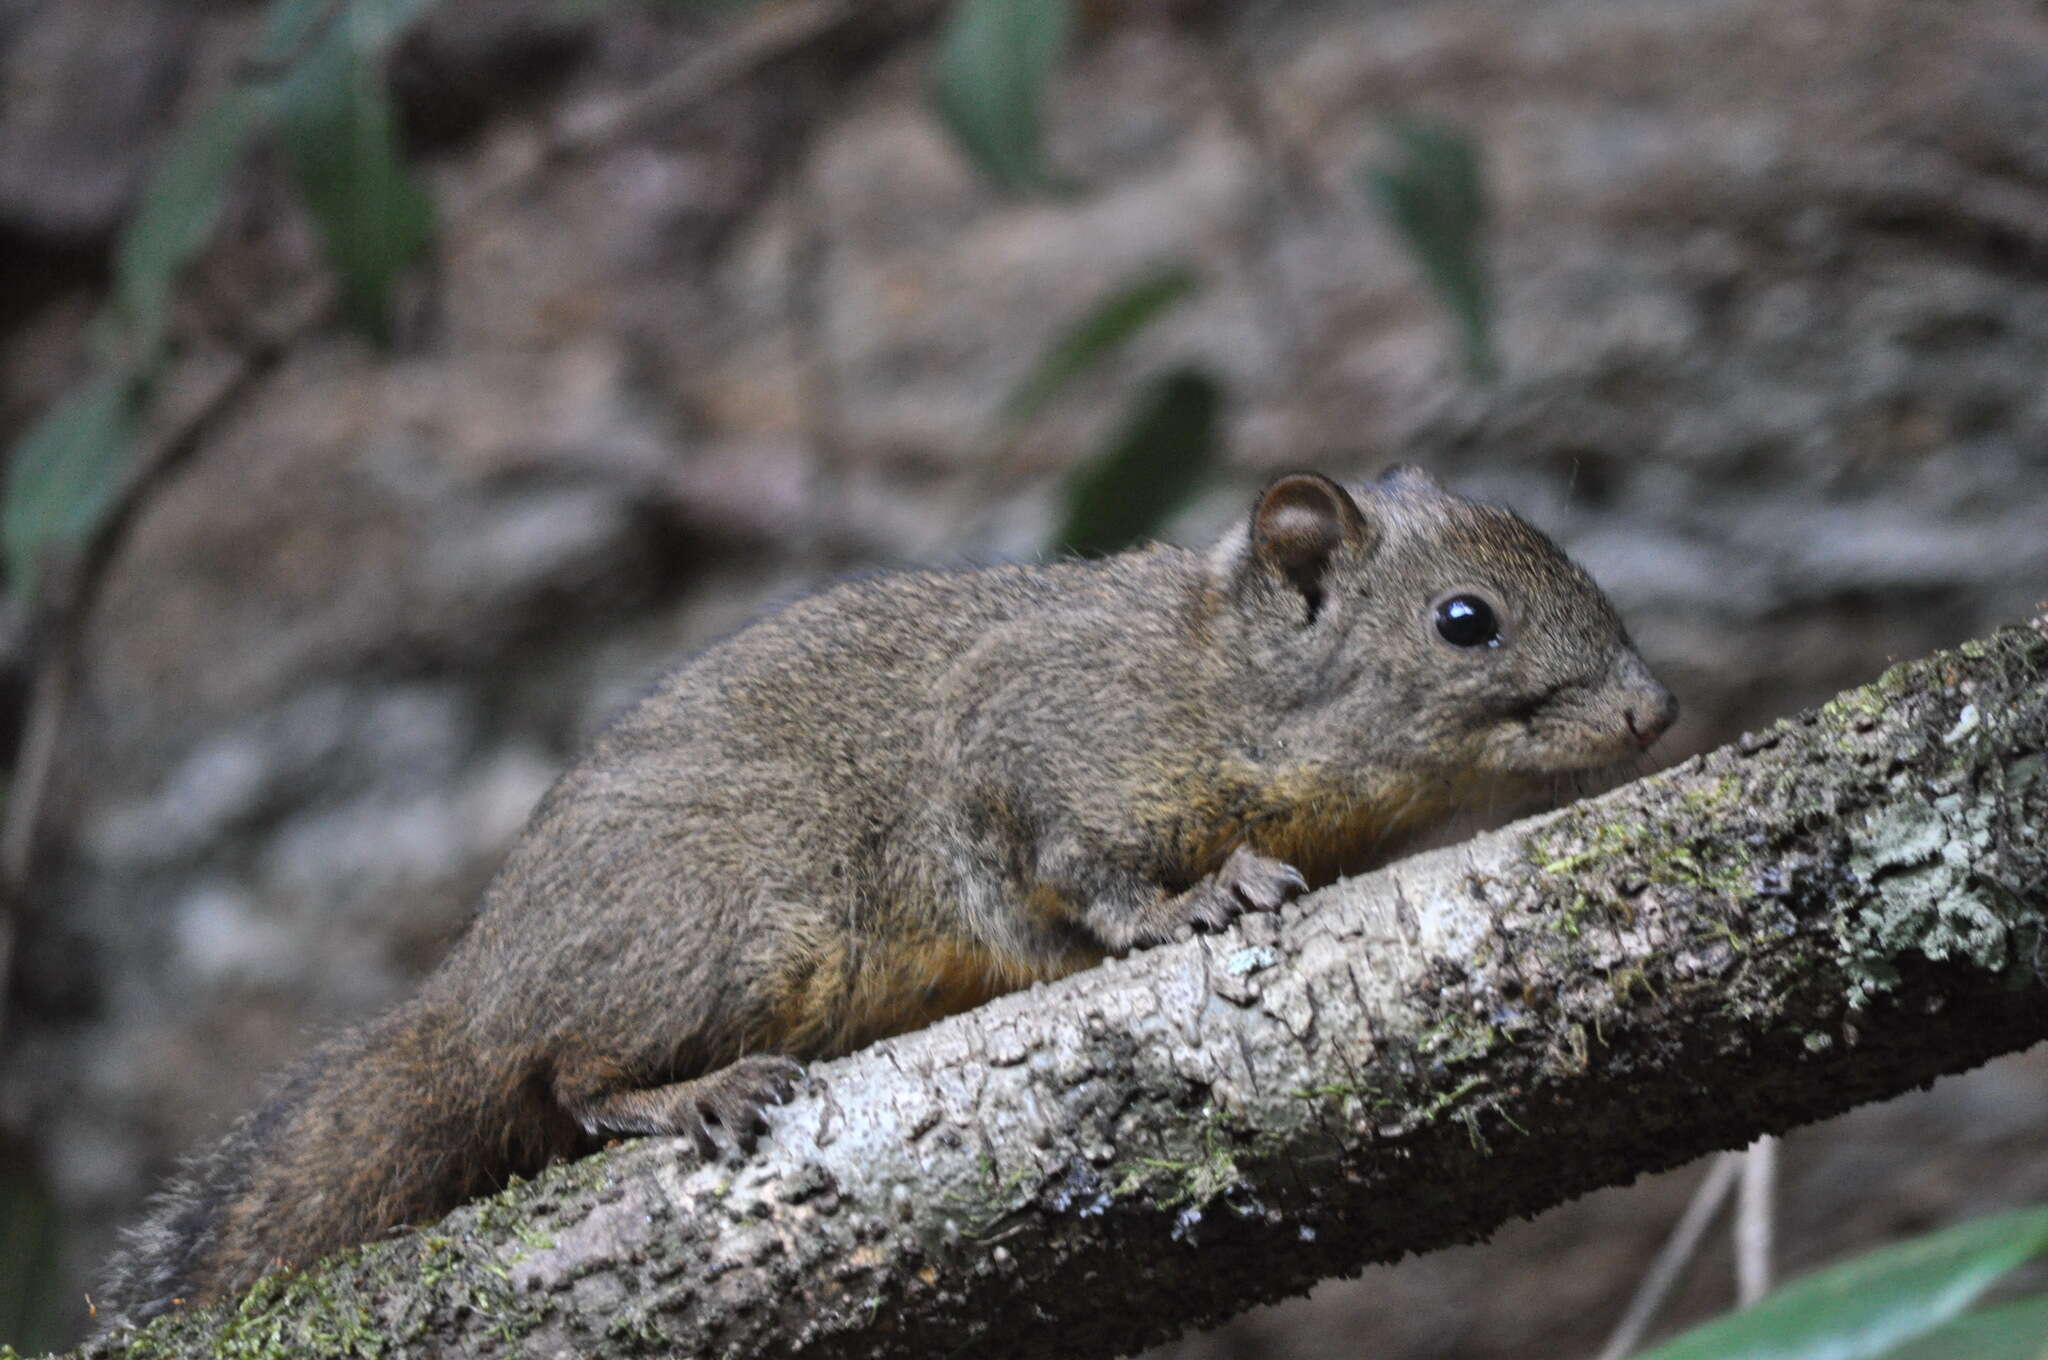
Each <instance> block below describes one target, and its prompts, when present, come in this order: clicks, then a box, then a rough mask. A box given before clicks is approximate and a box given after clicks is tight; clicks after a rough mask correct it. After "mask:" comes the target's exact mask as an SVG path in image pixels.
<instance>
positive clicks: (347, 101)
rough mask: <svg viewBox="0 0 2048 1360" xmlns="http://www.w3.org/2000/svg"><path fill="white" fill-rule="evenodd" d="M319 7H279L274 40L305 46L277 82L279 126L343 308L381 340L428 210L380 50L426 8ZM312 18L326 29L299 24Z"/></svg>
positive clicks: (424, 233)
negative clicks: (404, 150)
mask: <svg viewBox="0 0 2048 1360" xmlns="http://www.w3.org/2000/svg"><path fill="white" fill-rule="evenodd" d="M319 8H320V7H318V6H314V5H311V4H308V3H305V2H304V0H292V2H291V3H287V4H284V5H281V6H280V8H279V10H278V11H277V15H278V18H277V24H276V27H274V28H273V30H272V46H273V47H277V48H278V49H279V50H281V51H290V50H291V47H292V44H293V43H294V42H305V43H310V44H311V46H310V48H309V49H308V50H307V51H306V53H305V55H304V57H303V58H301V59H300V60H299V61H298V62H297V63H296V65H294V67H293V68H292V70H291V72H290V74H289V75H288V76H287V77H286V78H285V79H284V80H283V81H282V83H281V84H280V85H279V87H278V98H279V102H280V108H279V133H280V135H281V137H282V139H283V143H284V149H285V154H286V155H287V157H288V158H289V159H290V161H291V164H292V169H293V171H294V173H295V174H296V176H297V179H298V183H299V190H300V192H301V193H302V194H304V195H305V198H306V204H307V206H308V207H309V208H310V209H311V210H312V213H313V218H314V220H315V221H316V222H318V223H319V226H320V237H321V240H322V242H323V243H324V245H325V246H326V248H327V258H328V260H329V262H330V263H332V264H333V266H334V268H335V271H336V273H338V274H339V275H340V276H341V297H342V306H343V310H344V311H345V312H346V313H347V314H348V316H349V319H350V320H351V321H352V322H353V323H354V324H355V325H357V326H359V327H361V328H362V329H363V330H364V331H365V332H367V333H368V334H370V335H371V336H373V337H375V338H376V339H378V340H380V341H386V342H388V341H389V340H390V339H391V334H392V319H393V294H394V290H395V289H396V287H397V284H398V280H399V278H400V276H401V275H402V274H403V273H404V272H405V270H406V269H407V268H408V267H409V266H411V265H412V263H413V262H414V261H415V260H416V259H417V258H418V257H419V256H420V254H421V252H422V251H424V250H425V248H426V246H427V244H428V242H429V241H431V240H432V239H433V232H434V207H433V202H432V200H430V199H429V198H428V197H427V195H426V194H425V193H424V192H423V191H422V190H421V189H420V188H419V186H418V185H416V184H415V183H413V181H412V179H411V177H410V176H409V175H407V173H406V170H405V165H404V161H403V158H402V156H401V153H400V148H399V138H398V114H397V110H396V109H395V108H394V107H393V106H392V103H391V94H390V91H389V90H388V89H386V88H385V84H384V76H383V63H382V54H383V49H384V47H385V46H386V45H387V44H388V43H389V42H390V41H391V39H392V38H393V37H394V36H395V35H396V34H397V32H398V31H399V30H400V29H401V28H402V27H403V26H404V24H405V23H406V22H407V21H409V20H410V19H411V18H412V17H413V16H414V15H415V14H417V13H418V11H419V10H421V9H422V8H424V5H423V4H422V3H420V0H358V3H356V4H352V5H349V6H347V7H346V8H344V9H343V10H342V11H340V12H339V13H338V14H328V15H325V16H323V15H322V14H321V13H319V12H318V10H319ZM316 23H324V24H325V25H326V27H325V28H324V29H315V28H309V27H307V25H309V24H316Z"/></svg>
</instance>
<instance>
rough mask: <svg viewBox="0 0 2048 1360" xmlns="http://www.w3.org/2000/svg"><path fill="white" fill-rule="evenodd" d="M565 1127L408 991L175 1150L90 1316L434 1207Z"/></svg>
mask: <svg viewBox="0 0 2048 1360" xmlns="http://www.w3.org/2000/svg"><path fill="white" fill-rule="evenodd" d="M571 1135H573V1126H569V1125H567V1124H566V1122H565V1121H563V1120H562V1119H561V1118H560V1117H559V1116H555V1115H553V1114H552V1113H551V1111H550V1110H549V1109H548V1108H547V1105H546V1103H545V1102H544V1101H542V1100H541V1099H539V1093H538V1090H537V1089H536V1088H535V1086H534V1085H533V1083H531V1082H530V1081H528V1080H527V1078H526V1074H525V1072H524V1071H523V1070H522V1068H521V1064H520V1063H519V1062H518V1060H517V1059H516V1057H515V1056H514V1055H502V1054H501V1055H487V1054H479V1053H477V1052H476V1051H475V1050H474V1049H473V1048H472V1047H471V1046H469V1044H468V1042H467V1040H466V1038H465V1037H464V1036H463V1034H462V1031H461V1030H460V1028H459V1026H458V1025H454V1024H450V1023H447V1022H445V1021H443V1020H441V1019H440V1018H438V1017H437V1016H436V1015H435V1014H434V1013H433V1012H432V1011H431V1010H429V1009H428V1008H427V1007H426V1006H425V1005H424V1004H423V1003H421V1002H414V1003H412V1004H410V1005H408V1006H406V1007H402V1008H401V1009H399V1010H397V1011H395V1012H393V1013H392V1014H390V1015H388V1016H385V1017H384V1018H383V1019H382V1020H379V1021H377V1022H375V1023H373V1024H370V1025H367V1026H365V1027H363V1028H361V1029H357V1030H353V1031H350V1032H348V1033H346V1034H344V1035H342V1036H340V1037H339V1038H337V1039H335V1040H333V1041H332V1042H330V1043H328V1044H327V1045H325V1046H324V1047H322V1048H320V1049H319V1050H317V1051H316V1052H315V1053H314V1054H313V1055H312V1056H311V1057H309V1058H307V1059H306V1060H305V1061H304V1062H302V1063H300V1064H299V1065H298V1066H297V1067H296V1068H293V1069H292V1070H291V1071H290V1072H289V1073H288V1074H287V1075H286V1076H285V1078H284V1080H283V1081H282V1082H281V1083H280V1084H279V1085H278V1087H277V1088H276V1090H275V1091H274V1092H273V1093H272V1095H271V1096H270V1098H269V1099H268V1100H267V1101H265V1102H264V1103H263V1104H262V1105H261V1106H259V1107H258V1108H257V1109H256V1110H255V1111H254V1112H253V1113H251V1114H249V1115H247V1116H245V1117H244V1118H243V1119H242V1120H241V1122H240V1123H238V1124H236V1125H235V1127H234V1128H233V1129H232V1130H231V1131H230V1132H229V1133H228V1135H227V1137H226V1138H225V1139H223V1140H222V1141H221V1143H220V1144H219V1145H218V1146H217V1147H215V1148H214V1149H213V1150H212V1151H210V1152H208V1153H204V1154H201V1155H200V1156H198V1157H195V1158H194V1159H192V1160H191V1161H189V1162H187V1163H186V1164H185V1166H184V1167H183V1168H182V1170H181V1172H180V1174H179V1175H178V1176H177V1177H176V1178H175V1179H173V1180H172V1181H171V1183H170V1184H169V1185H168V1186H167V1187H166V1188H165V1189H164V1190H163V1191H162V1192H161V1193H160V1194H158V1195H157V1196H156V1197H155V1199H153V1200H152V1201H151V1203H150V1206H149V1210H148V1212H147V1215H146V1217H145V1218H144V1219H143V1221H142V1222H141V1223H140V1224H139V1225H137V1226H136V1227H134V1228H132V1229H129V1230H128V1231H127V1232H126V1233H125V1234H124V1237H125V1242H124V1245H123V1248H122V1250H121V1251H120V1252H119V1253H118V1254H117V1255H116V1256H115V1257H114V1259H113V1261H112V1262H110V1263H109V1265H108V1267H107V1280H106V1284H105V1286H104V1290H105V1293H104V1299H103V1306H102V1308H101V1312H100V1316H101V1317H102V1319H103V1320H105V1322H106V1324H107V1325H108V1326H110V1327H121V1326H131V1325H140V1324H142V1323H144V1322H147V1321H148V1320H149V1319H151V1318H153V1317H155V1316H157V1315H158V1314H159V1313H162V1312H164V1311H166V1310H167V1309H169V1308H172V1307H175V1306H178V1305H180V1304H186V1303H190V1304H200V1303H208V1302H211V1301H213V1300H215V1299H219V1298H225V1297H229V1296H232V1295H234V1294H237V1293H240V1292H241V1291H242V1290H244V1289H246V1288H248V1286H249V1285H251V1284H253V1283H255V1281H256V1280H257V1279H258V1278H259V1277H261V1276H262V1275H264V1274H266V1273H267V1272H269V1271H271V1270H273V1269H276V1268H278V1267H279V1266H310V1265H312V1264H313V1263H314V1262H315V1261H317V1260H319V1259H320V1258H321V1257H323V1256H325V1255H327V1254H328V1253H330V1252H333V1251H338V1250H340V1249H341V1248H342V1247H345V1246H350V1245H353V1244H355V1243H358V1242H365V1241H369V1240H370V1239H372V1238H375V1237H378V1236H381V1235H382V1234H383V1233H385V1232H387V1231H389V1230H390V1229H392V1228H394V1227H397V1226H399V1225H402V1224H407V1223H420V1222H426V1221H429V1220H431V1219H434V1218H438V1217H440V1216H441V1215H442V1214H444V1213H446V1212H447V1211H448V1210H449V1209H451V1208H453V1207H455V1205H457V1204H459V1203H461V1202H462V1201H463V1200H464V1199H467V1198H470V1197H471V1196H473V1195H475V1194H478V1193H481V1192H482V1191H484V1190H486V1189H489V1188H491V1187H492V1186H494V1185H496V1184H499V1183H502V1181H503V1180H504V1178H505V1176H506V1175H507V1174H509V1173H511V1172H514V1171H518V1172H530V1171H532V1170H534V1169H537V1168H538V1167H539V1165H540V1164H541V1163H543V1162H544V1161H545V1160H546V1158H547V1157H548V1156H549V1155H551V1154H552V1153H554V1152H557V1151H564V1150H566V1149H565V1148H563V1147H562V1146H560V1145H561V1144H562V1143H563V1141H564V1140H565V1137H567V1136H571Z"/></svg>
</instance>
